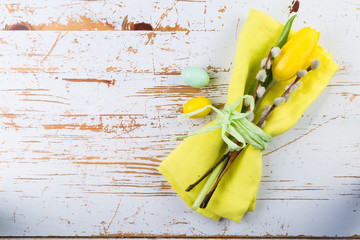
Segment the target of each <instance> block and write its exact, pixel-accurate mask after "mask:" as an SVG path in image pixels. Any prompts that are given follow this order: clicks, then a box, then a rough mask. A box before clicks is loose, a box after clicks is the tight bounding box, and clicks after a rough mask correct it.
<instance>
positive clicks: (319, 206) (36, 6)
mask: <svg viewBox="0 0 360 240" xmlns="http://www.w3.org/2000/svg"><path fill="white" fill-rule="evenodd" d="M289 6H291V0H277V1H265V0H263V1H261V0H256V1H255V0H242V1H240V0H238V1H230V0H221V1H218V0H187V1H185V0H181V1H180V0H178V1H174V0H162V1H149V0H141V1H140V0H138V1H134V0H124V1H118V0H104V1H103V0H94V1H84V0H52V1H46V0H27V1H21V0H6V1H5V0H4V1H1V3H0V25H1V29H3V30H4V31H0V84H1V85H0V143H1V145H0V146H1V148H0V235H1V236H78V237H80V236H89V237H90V236H92V237H96V236H108V237H133V238H134V237H135V238H136V237H139V238H140V237H144V238H146V237H154V238H156V237H159V238H166V237H199V238H205V237H208V238H209V237H234V238H237V237H239V238H241V237H242V238H244V237H255V238H257V237H259V238H260V237H268V238H269V237H277V238H281V237H289V236H292V237H304V238H310V237H336V236H337V237H349V236H352V237H360V206H359V203H360V124H359V123H360V83H359V80H360V70H359V69H360V61H359V53H360V44H359V35H360V18H359V15H360V1H357V0H348V1H340V0H316V1H313V0H301V1H300V9H299V11H298V18H297V19H296V21H295V23H294V27H293V28H294V29H295V30H298V29H300V28H302V27H304V26H311V27H314V28H316V29H317V30H319V31H320V32H321V39H320V43H321V45H322V46H323V47H325V49H326V50H328V51H330V52H331V53H333V55H334V58H335V61H336V62H337V63H338V64H339V65H340V70H339V72H338V73H337V74H336V76H335V77H334V79H333V80H332V82H331V83H330V85H329V86H328V87H327V88H326V89H325V91H324V92H323V93H322V95H321V96H320V97H319V98H318V99H317V100H316V101H315V102H314V104H313V105H312V106H311V107H310V108H309V109H308V111H307V112H306V113H305V114H304V116H303V118H302V119H301V120H300V121H299V122H298V124H297V125H296V126H295V127H294V128H293V129H292V130H290V131H289V132H287V133H286V134H284V135H282V136H281V137H277V138H276V139H274V141H273V142H272V143H271V145H270V147H269V149H268V150H267V151H266V153H265V157H264V158H263V166H264V169H263V177H262V181H261V185H260V190H259V194H258V201H257V205H256V208H255V212H253V213H248V214H247V215H246V216H245V217H244V219H243V220H242V222H241V223H240V224H236V223H234V222H230V221H228V220H222V221H220V222H215V221H212V220H209V219H206V218H204V217H202V216H201V215H199V214H197V213H194V212H192V211H190V210H189V209H188V208H187V206H186V205H185V204H184V203H183V202H182V200H181V199H180V198H179V197H178V196H177V195H176V194H175V192H174V191H173V190H172V189H171V188H170V186H169V184H168V183H167V182H166V181H165V179H164V178H163V177H162V176H161V175H160V174H159V173H158V172H157V170H156V168H157V166H158V165H159V164H160V162H161V161H162V160H163V159H164V158H165V157H166V155H167V154H169V153H170V152H171V151H172V149H174V148H175V147H176V145H177V144H178V143H177V142H169V139H170V138H171V137H172V136H173V135H174V134H180V133H186V132H188V131H191V130H195V129H197V128H198V127H199V126H202V125H203V124H205V123H207V122H208V121H210V119H212V118H213V117H214V116H213V115H212V116H209V117H206V118H205V119H200V120H191V121H184V122H181V123H179V122H178V121H177V120H176V116H177V114H178V113H179V112H180V111H181V107H182V105H183V104H184V103H185V102H186V101H187V100H188V99H190V98H191V97H193V96H207V97H209V98H210V99H211V100H212V101H213V102H214V103H215V105H217V106H221V104H222V103H224V102H225V100H226V93H227V84H228V82H229V78H230V76H231V70H232V68H233V59H234V53H235V47H236V42H237V37H238V35H239V32H240V31H241V28H242V25H243V24H244V21H245V19H246V17H247V13H248V11H249V9H250V8H255V9H258V10H261V11H264V12H265V13H267V14H268V15H270V16H272V17H273V18H275V19H277V20H278V21H280V22H282V23H284V22H285V21H286V19H288V17H289ZM126 16H127V18H126ZM124 20H125V21H124ZM141 22H144V23H147V24H145V25H144V24H142V25H141V24H138V23H141ZM149 26H151V28H152V29H153V30H152V31H138V30H140V29H141V28H143V29H144V27H145V29H150V27H149ZM139 28H140V29H139ZM5 29H6V30H11V29H13V30H23V31H5ZM26 29H31V30H34V31H25V30H26ZM131 29H133V30H131ZM188 65H192V66H202V67H204V68H205V69H207V70H208V72H209V74H210V76H211V78H212V81H211V84H210V86H209V87H206V88H203V89H201V90H198V89H194V88H191V87H188V86H186V85H184V83H183V82H182V81H181V79H180V77H179V74H180V72H181V70H182V69H184V68H185V67H186V66H188Z"/></svg>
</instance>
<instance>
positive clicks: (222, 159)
mask: <svg viewBox="0 0 360 240" xmlns="http://www.w3.org/2000/svg"><path fill="white" fill-rule="evenodd" d="M229 154H230V152H227V153H226V154H225V155H223V156H222V158H220V160H219V161H218V162H217V163H215V165H214V166H213V167H212V168H210V169H209V170H208V171H207V172H206V173H205V174H204V175H203V176H202V177H201V178H199V180H197V181H196V182H194V183H193V184H191V185H190V186H189V187H188V188H187V189H186V190H185V191H186V192H189V191H191V189H193V188H194V187H196V185H198V184H199V183H200V182H201V181H202V180H204V178H206V177H207V176H208V175H209V174H210V173H212V171H214V169H215V168H216V167H217V166H218V165H219V164H220V163H221V162H223V161H224V160H225V159H227V158H229V157H230V155H229Z"/></svg>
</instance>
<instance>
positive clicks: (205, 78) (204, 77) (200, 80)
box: [181, 67, 210, 88]
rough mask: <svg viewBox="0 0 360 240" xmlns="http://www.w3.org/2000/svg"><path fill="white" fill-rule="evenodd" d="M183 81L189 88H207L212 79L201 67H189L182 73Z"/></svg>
mask: <svg viewBox="0 0 360 240" xmlns="http://www.w3.org/2000/svg"><path fill="white" fill-rule="evenodd" d="M181 79H182V80H183V81H184V82H185V83H186V84H187V85H189V86H192V87H195V88H201V87H205V86H206V85H208V84H209V81H210V78H209V75H208V74H207V72H206V71H205V70H204V69H202V68H200V67H187V68H185V69H184V70H183V71H182V72H181Z"/></svg>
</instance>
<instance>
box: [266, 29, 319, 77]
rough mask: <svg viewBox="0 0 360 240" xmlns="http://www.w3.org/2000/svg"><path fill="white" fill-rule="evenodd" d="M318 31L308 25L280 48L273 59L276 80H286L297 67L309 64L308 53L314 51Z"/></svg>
mask: <svg viewBox="0 0 360 240" xmlns="http://www.w3.org/2000/svg"><path fill="white" fill-rule="evenodd" d="M319 37H320V33H317V32H316V30H315V29H310V28H309V27H307V28H303V29H301V30H300V31H298V32H297V33H296V34H295V35H294V36H293V37H292V38H291V39H290V40H289V41H288V42H287V43H286V44H285V45H284V47H283V48H282V49H281V53H280V55H279V56H278V57H276V58H275V59H274V63H273V67H272V72H273V76H274V78H275V79H276V80H278V81H286V80H289V79H291V78H292V77H294V76H295V75H296V73H297V71H298V70H299V69H306V68H307V67H308V65H310V59H309V58H310V55H311V54H312V52H313V51H314V49H315V47H316V45H317V43H318V41H319Z"/></svg>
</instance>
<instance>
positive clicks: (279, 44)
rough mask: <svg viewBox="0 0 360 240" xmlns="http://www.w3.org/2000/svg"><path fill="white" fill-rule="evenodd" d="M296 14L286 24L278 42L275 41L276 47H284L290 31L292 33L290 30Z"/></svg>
mask: <svg viewBox="0 0 360 240" xmlns="http://www.w3.org/2000/svg"><path fill="white" fill-rule="evenodd" d="M295 17H296V15H294V16H292V17H291V18H290V19H289V20H288V21H287V22H286V24H285V26H284V28H283V30H282V32H281V34H280V37H279V39H278V40H277V42H276V43H275V46H274V47H279V48H282V47H283V46H284V45H285V43H286V41H287V39H288V36H289V33H290V30H291V26H292V23H293V21H294V19H295Z"/></svg>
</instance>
